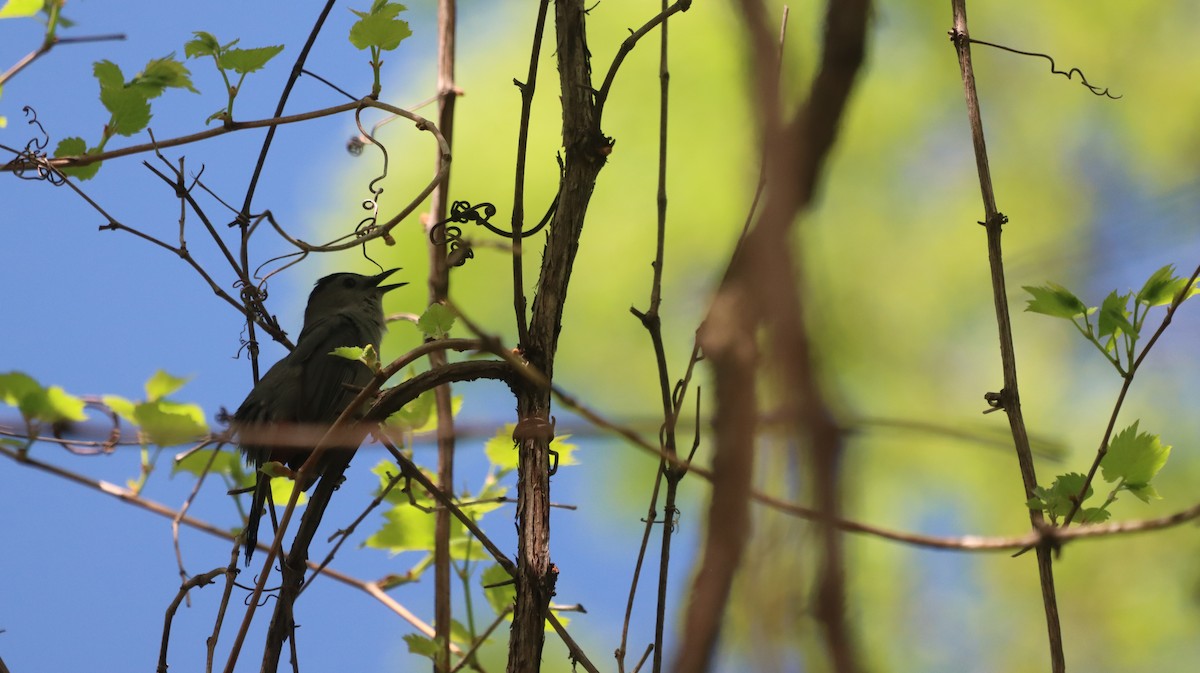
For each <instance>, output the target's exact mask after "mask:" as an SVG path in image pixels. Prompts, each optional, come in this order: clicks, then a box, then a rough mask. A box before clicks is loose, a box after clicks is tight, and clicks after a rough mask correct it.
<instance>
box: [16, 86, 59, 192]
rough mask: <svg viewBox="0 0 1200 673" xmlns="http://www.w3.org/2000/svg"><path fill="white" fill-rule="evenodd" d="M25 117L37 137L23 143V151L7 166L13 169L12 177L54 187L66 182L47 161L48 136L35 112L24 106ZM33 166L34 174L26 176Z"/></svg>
mask: <svg viewBox="0 0 1200 673" xmlns="http://www.w3.org/2000/svg"><path fill="white" fill-rule="evenodd" d="M21 110H22V112H24V113H25V116H26V117H29V118H30V119H29V121H28V122H26V123H28V124H32V125H33V126H36V127H37V129H38V133H39V134H40V137H39V136H34V137H33V138H31V139H30V140H29V142H27V143H25V149H24V150H22V151H20V152H17V156H16V157H14V158H13V159H12V160H11V161H10V162H9V164H8V165H10V166H12V167H13V171H12V173H13V175H15V176H17V177H18V178H21V179H22V180H45V181H46V182H49V183H50V184H52V185H54V186H55V187H57V186H59V185H61V184H63V183H64V182H66V181H67V178H66V177H65V176H64V175H63V174H62V173H60V172H58V171H56V170H54V168H52V167H51V166H50V164H49V162H48V161H47V158H48V157H47V155H46V148H47V147H49V146H50V134H49V133H47V132H46V129H45V127H43V126H42V123H41V122H40V121H38V118H37V111H36V110H34V109H33V108H31V107H29V106H28V105H26V106H25V107H23V108H21ZM30 166H33V168H34V173H33V174H27V173H28V172H29V167H30Z"/></svg>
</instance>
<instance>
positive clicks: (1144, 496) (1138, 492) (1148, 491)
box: [1125, 484, 1162, 504]
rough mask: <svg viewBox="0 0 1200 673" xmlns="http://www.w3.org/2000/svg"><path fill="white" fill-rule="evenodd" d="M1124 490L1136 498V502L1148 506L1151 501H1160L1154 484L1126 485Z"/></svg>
mask: <svg viewBox="0 0 1200 673" xmlns="http://www.w3.org/2000/svg"><path fill="white" fill-rule="evenodd" d="M1125 490H1127V491H1129V492H1130V493H1132V494H1134V495H1135V496H1137V499H1138V500H1141V501H1142V502H1144V503H1146V504H1150V501H1151V500H1162V496H1161V495H1159V494H1158V490H1157V489H1155V488H1154V484H1126V485H1125Z"/></svg>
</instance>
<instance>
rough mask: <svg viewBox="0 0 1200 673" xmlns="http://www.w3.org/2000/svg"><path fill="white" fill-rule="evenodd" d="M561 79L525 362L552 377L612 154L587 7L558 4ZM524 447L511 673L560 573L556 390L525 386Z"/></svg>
mask: <svg viewBox="0 0 1200 673" xmlns="http://www.w3.org/2000/svg"><path fill="white" fill-rule="evenodd" d="M554 10H555V25H556V33H557V49H556V54H557V56H558V74H559V82H560V85H561V90H562V96H561V99H562V110H563V147H564V149H565V165H564V174H563V185H562V193H561V196H560V197H559V202H558V211H557V212H556V213H555V215H554V220H553V221H552V222H551V225H550V231H549V234H548V235H547V237H546V249H545V252H544V254H543V256H542V268H541V273H540V276H539V278H540V280H539V283H538V291H537V295H536V296H535V297H534V300H533V312H532V315H531V318H530V323H529V342H528V343H525V344H521V345H522V347H523V348H524V351H525V353H524V354H525V358H526V359H527V360H528V361H529V363H530V364H531V365H532V366H533V367H535V368H537V369H538V370H539V371H541V372H543V373H544V374H545V375H546V376H547V377H548V378H550V377H552V376H553V374H554V355H555V352H556V350H557V348H558V336H559V332H560V331H561V330H562V313H563V304H564V302H565V301H566V297H567V285H568V282H569V281H570V277H571V268H572V266H573V264H574V262H575V254H576V252H577V251H578V249H579V235H580V232H582V230H583V222H584V218H585V215H586V214H587V208H588V203H589V202H590V201H591V198H592V190H593V188H594V187H595V184H596V176H597V175H599V173H600V169H601V168H603V166H604V162H605V157H606V156H607V155H608V151H609V149H610V147H611V145H610V142H609V141H608V139H606V138H605V137H604V134H602V133H601V132H600V127H599V120H598V119H597V116H596V109H595V101H594V100H593V93H592V81H591V63H590V54H589V53H588V49H587V31H586V27H585V22H584V3H583V2H582V0H559V1H558V2H555V6H554ZM517 415H518V418H519V419H520V421H519V423H520V424H519V426H518V433H517V436H516V437H515V439H517V440H518V443H519V444H520V456H521V460H520V466H519V468H518V471H517V472H518V477H517V480H518V481H517V499H518V503H517V529H518V542H517V577H516V590H517V598H516V605H515V608H514V612H513V624H512V638H511V640H510V643H509V658H508V670H509V671H510V673H528V672H529V671H537V670H539V668H540V667H541V659H542V645H543V643H544V641H545V623H546V611H547V609H548V606H549V603H550V598H551V597H552V596H553V595H554V583H555V578H556V574H557V571H556V570H555V569H554V567H553V565H552V564H551V563H550V475H549V462H550V458H549V444H550V440H551V439H552V438H553V432H552V431H547V430H546V429H547V428H548V427H549V423H550V391H549V390H546V389H544V388H536V387H533V386H530V385H524V386H523V387H522V388H521V390H520V392H519V393H518V395H517Z"/></svg>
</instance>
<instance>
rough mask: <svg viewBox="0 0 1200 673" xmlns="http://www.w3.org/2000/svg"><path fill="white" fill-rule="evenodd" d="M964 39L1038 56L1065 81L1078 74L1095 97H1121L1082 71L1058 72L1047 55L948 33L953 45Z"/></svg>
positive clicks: (1051, 70)
mask: <svg viewBox="0 0 1200 673" xmlns="http://www.w3.org/2000/svg"><path fill="white" fill-rule="evenodd" d="M964 38H965V39H966V40H967V42H971V43H974V44H982V45H984V46H985V47H994V48H996V49H1001V50H1003V51H1007V52H1012V53H1014V54H1020V55H1021V56H1038V57H1041V58H1044V59H1046V60H1047V61H1049V62H1050V72H1051V74H1054V75H1062V76H1063V77H1066V78H1067V79H1072V78H1073V76H1074V75H1075V73H1079V82H1080V84H1083V85H1084V86H1085V87H1087V89H1088V91H1091V92H1092V93H1093V94H1095V95H1097V96H1105V97H1107V98H1111V99H1112V100H1119V99H1120V98H1121V96H1114V95H1113V94H1111V93H1109V91H1108V87H1105V88H1103V89H1101V88H1100V87H1098V86H1095V85H1094V84H1092V83H1091V82H1088V81H1087V77H1086V76H1084V74H1083V71H1082V70H1080V69H1079V68H1071V69H1070V70H1059V69H1058V65H1057V64H1056V63H1055V62H1054V58H1052V57H1051V56H1050V55H1049V54H1043V53H1041V52H1039V51H1022V50H1020V49H1013V48H1012V47H1006V46H1004V45H1002V44H996V43H994V42H987V41H985V40H976V39H975V38H973V37H966V36H964V35H963V34H961V33H958V32H956V31H953V30H952V31H950V39H951V40H952V41H954V42H955V43H957V42H959V41H960V40H963V39H964Z"/></svg>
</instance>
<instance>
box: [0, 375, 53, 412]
mask: <svg viewBox="0 0 1200 673" xmlns="http://www.w3.org/2000/svg"><path fill="white" fill-rule="evenodd" d="M42 394H44V391H43V390H42V386H41V384H40V383H38V382H37V381H36V380H35V379H34V378H33V377H32V376H30V375H28V374H24V373H22V372H7V373H5V374H0V398H3V399H4V403H5V404H7V405H9V406H12V407H17V408H21V404H22V400H24V399H26V398H28V397H30V396H33V395H42Z"/></svg>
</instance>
